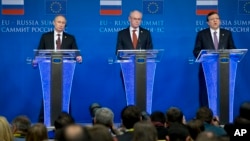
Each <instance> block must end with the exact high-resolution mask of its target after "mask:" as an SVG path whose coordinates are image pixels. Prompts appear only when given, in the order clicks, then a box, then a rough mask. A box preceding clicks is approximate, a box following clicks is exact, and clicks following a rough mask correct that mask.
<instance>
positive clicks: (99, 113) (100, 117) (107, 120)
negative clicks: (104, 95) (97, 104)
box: [94, 107, 114, 128]
mask: <svg viewBox="0 0 250 141" xmlns="http://www.w3.org/2000/svg"><path fill="white" fill-rule="evenodd" d="M113 120H114V113H113V112H112V110H111V109H109V108H106V107H102V108H99V109H97V110H96V112H95V117H94V123H95V124H102V125H104V126H106V127H109V128H110V127H111V126H113Z"/></svg>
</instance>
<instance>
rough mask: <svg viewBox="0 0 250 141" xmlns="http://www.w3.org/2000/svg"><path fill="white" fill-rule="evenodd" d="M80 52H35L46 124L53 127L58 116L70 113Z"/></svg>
mask: <svg viewBox="0 0 250 141" xmlns="http://www.w3.org/2000/svg"><path fill="white" fill-rule="evenodd" d="M79 52H80V51H79V50H34V53H35V56H36V57H35V61H36V62H37V63H38V67H39V70H40V76H41V82H42V91H43V107H44V124H45V125H46V126H47V127H48V126H51V125H53V123H54V121H55V119H56V118H57V117H58V115H59V114H60V113H61V112H62V111H64V112H69V104H70V93H71V86H72V80H73V75H74V70H75V65H76V60H75V58H76V55H77V54H80V53H79Z"/></svg>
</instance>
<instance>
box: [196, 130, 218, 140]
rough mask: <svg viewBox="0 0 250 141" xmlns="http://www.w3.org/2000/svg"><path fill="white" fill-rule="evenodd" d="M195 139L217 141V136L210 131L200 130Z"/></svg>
mask: <svg viewBox="0 0 250 141" xmlns="http://www.w3.org/2000/svg"><path fill="white" fill-rule="evenodd" d="M195 141H217V136H216V135H215V134H214V133H213V132H211V131H203V132H201V133H200V134H199V135H198V136H197V138H196V140H195Z"/></svg>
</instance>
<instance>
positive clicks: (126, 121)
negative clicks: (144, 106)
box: [121, 105, 141, 129]
mask: <svg viewBox="0 0 250 141" xmlns="http://www.w3.org/2000/svg"><path fill="white" fill-rule="evenodd" d="M121 119H122V123H123V125H124V126H125V127H126V128H127V129H131V128H133V126H134V124H135V123H136V122H138V121H140V120H141V110H140V109H139V108H138V107H137V106H134V105H128V106H126V107H125V108H123V110H122V112H121Z"/></svg>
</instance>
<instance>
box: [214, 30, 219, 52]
mask: <svg viewBox="0 0 250 141" xmlns="http://www.w3.org/2000/svg"><path fill="white" fill-rule="evenodd" d="M216 33H217V32H216V31H215V32H214V48H215V50H218V44H219V41H218V38H217V34H216Z"/></svg>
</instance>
